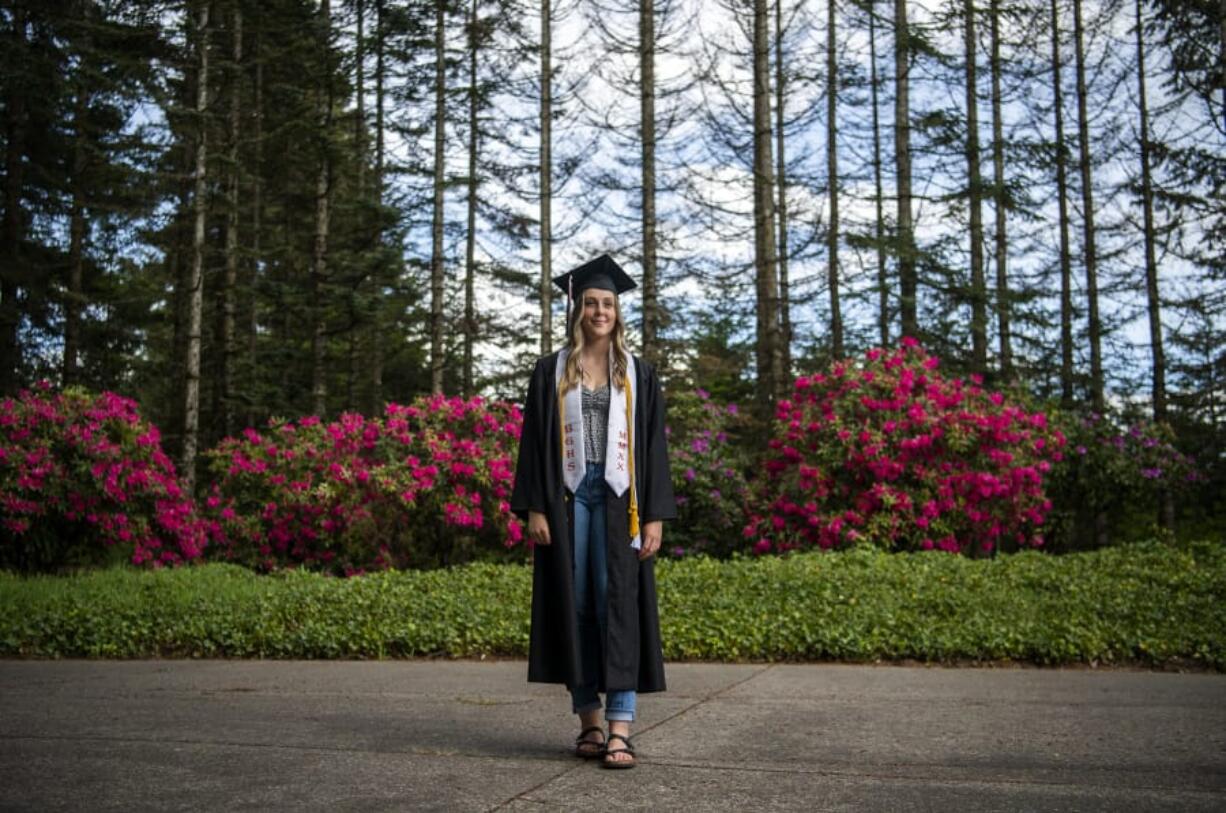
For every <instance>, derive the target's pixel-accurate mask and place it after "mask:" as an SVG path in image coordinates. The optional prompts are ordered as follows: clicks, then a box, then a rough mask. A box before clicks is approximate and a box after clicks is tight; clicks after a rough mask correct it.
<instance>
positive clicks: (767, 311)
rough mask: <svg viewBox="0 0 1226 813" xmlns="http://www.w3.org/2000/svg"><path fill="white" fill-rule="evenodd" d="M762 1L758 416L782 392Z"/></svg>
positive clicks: (756, 67)
mask: <svg viewBox="0 0 1226 813" xmlns="http://www.w3.org/2000/svg"><path fill="white" fill-rule="evenodd" d="M767 19H768V18H767V6H766V0H754V28H753V38H754V60H753V75H754V94H753V120H754V132H753V146H754V162H753V163H754V186H753V190H754V191H753V200H754V271H755V275H756V279H757V294H758V303H757V314H758V320H757V322H758V324H757V361H758V400H759V406H760V409H761V410H762V414H763V415H764V416H765V415H767V414H768V413H769V410H770V404H771V402H772V400H773V399H774V398H777V397H779V396H780V394H781V392H782V388H783V386H784V381H783V371H782V356H781V354H780V350H779V293H778V285H777V277H776V274H777V270H776V267H775V229H774V224H775V212H774V178H773V174H774V168H773V166H772V161H771V120H770V98H771V96H770V59H769V57H770V32H769V31H768V27H767Z"/></svg>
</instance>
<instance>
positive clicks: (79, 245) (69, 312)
mask: <svg viewBox="0 0 1226 813" xmlns="http://www.w3.org/2000/svg"><path fill="white" fill-rule="evenodd" d="M84 36H88V35H84ZM88 97H89V94H88V91H87V90H86V89H85V83H84V82H81V83H80V85H79V86H78V87H77V89H76V93H75V98H74V99H73V136H72V180H71V194H72V202H71V204H70V207H71V214H70V216H69V226H68V235H69V237H68V290H67V291H66V292H65V296H64V360H63V372H62V376H63V379H64V385H65V386H69V385H72V384H76V383H78V372H79V370H78V366H77V364H78V357H79V355H80V347H81V308H82V306H83V305H84V304H85V296H84V291H83V290H82V289H83V277H84V267H85V195H86V192H85V180H84V178H83V177H82V176H83V175H84V174H85V165H86V159H85V150H86V139H88V138H89V135H88V133H87V132H86V119H87V116H88V111H89V98H88Z"/></svg>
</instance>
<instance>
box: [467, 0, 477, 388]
mask: <svg viewBox="0 0 1226 813" xmlns="http://www.w3.org/2000/svg"><path fill="white" fill-rule="evenodd" d="M479 41H480V40H479V37H478V36H477V0H472V5H471V6H470V7H469V15H468V213H467V214H468V223H467V232H466V234H465V236H464V381H463V390H464V397H465V398H469V397H471V396H472V394H473V343H474V342H475V341H476V338H477V320H476V312H475V310H474V301H473V296H474V291H473V284H474V278H475V277H476V274H477V269H476V261H477V257H476V254H477V150H478V148H479V144H478V135H479V131H478V127H479V122H478V120H477V48H478V47H479V45H478V43H479Z"/></svg>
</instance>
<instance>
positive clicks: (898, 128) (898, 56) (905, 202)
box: [894, 0, 919, 336]
mask: <svg viewBox="0 0 1226 813" xmlns="http://www.w3.org/2000/svg"><path fill="white" fill-rule="evenodd" d="M910 52H911V46H910V42H909V34H908V30H907V0H894V166H895V171H896V173H897V186H898V189H897V195H898V224H897V227H898V248H897V253H898V288H899V293H900V295H901V303H900V310H901V314H902V335H903V336H916V335H917V334H918V333H919V320H918V316H917V308H916V295H917V293H918V291H917V288H918V279H917V277H916V272H915V235H914V233H913V226H912V223H911V107H910V98H909V95H908V86H909V83H910V79H909V74H910V71H911V69H910Z"/></svg>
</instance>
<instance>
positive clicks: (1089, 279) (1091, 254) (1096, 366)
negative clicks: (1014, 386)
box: [1073, 0, 1105, 413]
mask: <svg viewBox="0 0 1226 813" xmlns="http://www.w3.org/2000/svg"><path fill="white" fill-rule="evenodd" d="M1073 39H1074V44H1075V55H1076V58H1077V142H1078V143H1077V148H1078V151H1079V152H1078V162H1077V164H1078V171H1079V173H1080V175H1081V206H1082V229H1083V232H1084V238H1083V240H1084V248H1085V266H1086V310H1087V312H1088V317H1089V338H1090V402H1091V404H1092V405H1093V407H1094V411H1095V412H1099V413H1101V412H1102V411H1103V407H1104V405H1105V399H1104V396H1103V358H1102V338H1101V332H1102V323H1101V322H1100V321H1099V317H1098V255H1097V252H1096V248H1095V234H1094V180H1093V174H1092V171H1091V163H1090V117H1089V113H1088V112H1087V107H1088V105H1089V99H1088V98H1087V91H1086V69H1085V31H1084V29H1083V26H1082V22H1081V0H1073Z"/></svg>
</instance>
